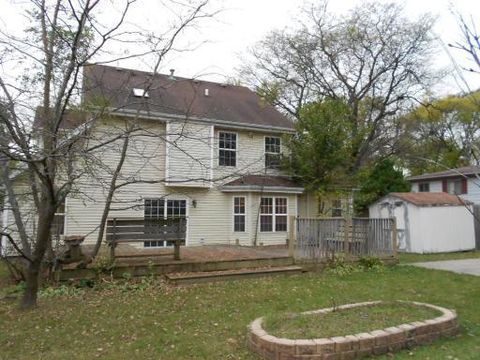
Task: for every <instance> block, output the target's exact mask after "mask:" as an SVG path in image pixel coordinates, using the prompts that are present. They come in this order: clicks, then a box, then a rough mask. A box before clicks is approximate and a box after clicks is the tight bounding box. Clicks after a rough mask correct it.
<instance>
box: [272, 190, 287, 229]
mask: <svg viewBox="0 0 480 360" xmlns="http://www.w3.org/2000/svg"><path fill="white" fill-rule="evenodd" d="M275 231H287V198H275Z"/></svg>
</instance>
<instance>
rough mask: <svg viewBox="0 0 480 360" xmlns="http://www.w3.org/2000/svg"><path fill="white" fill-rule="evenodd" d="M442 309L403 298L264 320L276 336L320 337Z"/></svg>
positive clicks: (403, 321)
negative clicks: (322, 312)
mask: <svg viewBox="0 0 480 360" xmlns="http://www.w3.org/2000/svg"><path fill="white" fill-rule="evenodd" d="M441 315H442V312H440V311H438V310H436V309H432V308H428V307H426V306H418V305H413V304H409V303H401V302H394V301H391V302H385V303H380V304H377V305H374V306H359V307H354V308H350V309H339V310H338V311H332V312H329V313H326V314H289V313H286V314H276V315H273V316H269V317H267V318H266V319H265V320H264V325H263V326H264V328H265V330H266V331H267V332H268V333H269V334H272V335H274V336H276V337H280V338H288V339H318V338H327V337H334V336H342V335H349V334H360V333H364V332H370V331H373V330H379V329H386V328H389V327H391V326H396V325H401V324H408V323H412V322H414V321H423V320H427V319H434V318H436V317H438V316H441Z"/></svg>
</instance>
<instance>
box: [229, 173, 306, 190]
mask: <svg viewBox="0 0 480 360" xmlns="http://www.w3.org/2000/svg"><path fill="white" fill-rule="evenodd" d="M242 185H245V186H278V187H291V188H301V187H302V186H301V185H299V184H297V183H296V182H295V181H293V180H292V179H290V178H288V177H286V176H268V175H245V176H242V177H241V178H238V179H235V180H233V181H230V182H229V183H227V184H225V185H224V186H242Z"/></svg>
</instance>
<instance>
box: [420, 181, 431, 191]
mask: <svg viewBox="0 0 480 360" xmlns="http://www.w3.org/2000/svg"><path fill="white" fill-rule="evenodd" d="M418 191H419V192H430V183H428V182H425V183H420V184H418Z"/></svg>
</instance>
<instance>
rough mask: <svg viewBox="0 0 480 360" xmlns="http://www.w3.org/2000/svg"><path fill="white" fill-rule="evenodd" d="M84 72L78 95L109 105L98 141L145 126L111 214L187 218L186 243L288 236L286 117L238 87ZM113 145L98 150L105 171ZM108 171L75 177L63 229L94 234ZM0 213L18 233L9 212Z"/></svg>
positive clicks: (297, 202) (294, 199) (99, 69)
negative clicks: (130, 124)
mask: <svg viewBox="0 0 480 360" xmlns="http://www.w3.org/2000/svg"><path fill="white" fill-rule="evenodd" d="M84 78H85V80H84V91H83V97H82V100H83V101H84V102H86V103H89V102H91V103H93V104H95V102H99V103H102V104H103V106H107V110H108V116H106V117H105V118H102V119H101V121H98V122H96V123H95V124H94V130H93V131H94V133H95V134H96V138H97V139H102V141H105V140H106V139H109V138H114V137H115V136H116V134H118V132H119V131H121V130H122V129H124V128H125V123H126V122H127V120H134V121H136V122H137V123H138V124H139V125H141V127H142V129H143V131H144V133H141V134H140V135H138V134H137V136H135V138H133V139H132V142H131V144H130V146H129V150H128V153H127V158H126V161H125V164H124V167H123V170H122V178H123V179H128V178H129V177H135V178H136V179H140V180H143V182H141V183H135V184H130V185H127V186H125V187H122V188H121V191H119V192H118V193H117V194H116V198H115V204H114V206H113V207H114V208H118V209H117V210H116V211H112V212H111V213H110V217H135V218H158V217H163V218H168V217H176V216H182V217H186V218H187V219H188V221H187V238H186V245H202V244H242V245H252V244H265V245H267V244H285V242H286V240H287V238H288V232H289V230H290V229H289V227H290V223H289V218H290V217H292V216H298V215H299V210H298V209H299V208H305V206H303V205H302V204H303V203H302V202H303V201H304V200H303V197H302V196H301V194H302V193H303V192H304V189H303V187H302V186H300V185H298V184H296V183H295V182H294V181H292V180H291V179H290V178H288V177H286V176H284V175H283V174H282V173H281V172H280V171H279V170H278V168H279V166H278V165H279V161H280V157H281V155H282V153H284V151H285V146H284V141H285V136H290V135H292V134H294V124H293V122H292V121H291V120H290V119H288V118H286V117H285V116H283V115H282V114H281V113H279V112H278V111H277V110H276V109H275V108H274V107H272V106H270V105H268V104H266V103H265V102H264V101H263V100H262V99H261V98H260V97H259V96H258V95H257V94H255V93H254V92H253V91H251V90H249V89H248V88H246V87H243V86H234V85H227V84H219V83H214V82H208V81H202V80H193V79H185V78H180V77H176V76H174V75H173V74H171V75H155V76H153V78H152V74H150V73H146V72H141V71H136V70H128V69H122V68H115V67H109V66H99V65H92V66H88V67H86V69H85V74H84ZM152 79H153V80H152ZM146 89H148V91H147V90H146ZM81 122H82V121H81V120H80V118H78V117H77V118H74V119H73V120H72V121H71V122H69V120H68V119H66V123H65V124H64V126H65V128H67V129H75V127H76V126H79V124H80V123H81ZM34 126H36V127H41V126H42V124H41V120H40V119H37V120H36V123H35V124H34ZM92 142H94V141H93V140H92ZM118 147H119V146H118V142H113V143H112V146H111V147H110V150H111V151H110V150H109V149H103V153H101V154H99V159H101V160H102V161H103V163H104V164H106V165H107V166H109V167H110V168H111V169H113V168H115V166H116V164H117V162H118ZM106 179H108V175H106V174H103V175H102V174H101V173H100V174H99V175H98V177H84V178H82V179H81V181H79V182H78V184H79V185H78V188H77V189H75V191H74V192H73V193H72V194H71V195H70V196H69V197H68V198H67V199H66V202H65V205H64V206H63V207H61V209H60V210H59V213H58V214H57V219H56V222H57V225H58V226H57V227H58V229H59V232H60V235H85V236H86V241H85V243H86V244H89V243H92V242H94V241H95V240H96V237H97V233H98V232H97V228H98V225H99V222H100V218H101V214H102V211H103V208H104V204H105V197H106V195H105V189H104V188H103V187H102V186H101V185H102V182H106V181H105V180H106ZM152 180H153V181H152ZM155 180H158V182H155ZM302 215H308V214H302ZM3 221H4V224H6V225H7V227H8V231H10V232H14V231H15V226H14V223H13V216H12V215H11V214H10V213H9V211H5V212H4V216H3ZM31 227H32V228H34V227H35V224H31ZM3 240H4V242H5V239H3ZM144 246H145V247H163V246H166V244H164V243H163V242H161V241H158V242H157V241H149V242H145V243H144Z"/></svg>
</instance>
